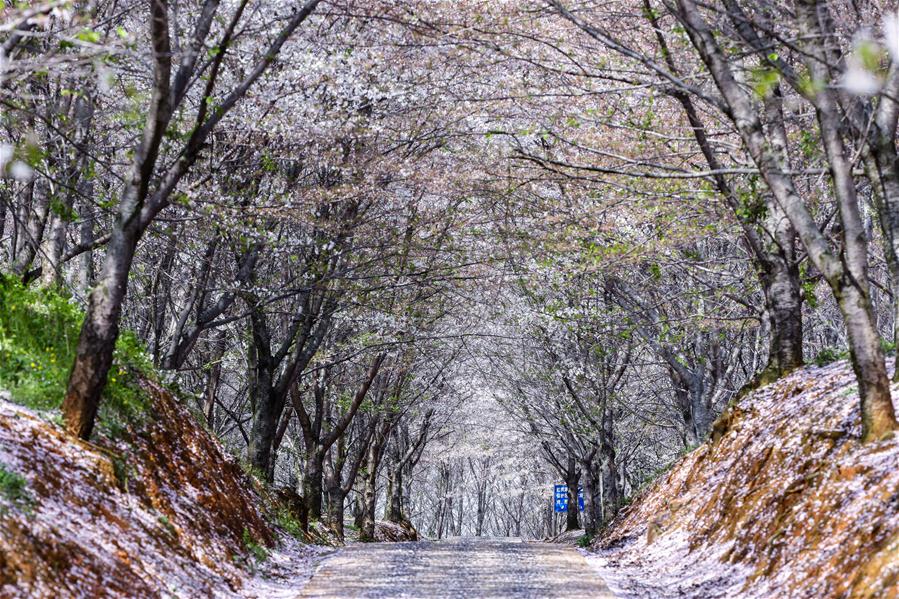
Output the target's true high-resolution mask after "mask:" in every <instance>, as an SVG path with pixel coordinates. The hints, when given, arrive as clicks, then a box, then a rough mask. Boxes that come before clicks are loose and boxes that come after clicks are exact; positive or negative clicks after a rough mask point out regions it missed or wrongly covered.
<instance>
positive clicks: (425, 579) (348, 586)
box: [299, 538, 613, 599]
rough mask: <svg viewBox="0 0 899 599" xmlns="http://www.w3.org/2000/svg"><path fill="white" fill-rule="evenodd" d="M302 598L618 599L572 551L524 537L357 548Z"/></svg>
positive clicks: (328, 566) (331, 561)
mask: <svg viewBox="0 0 899 599" xmlns="http://www.w3.org/2000/svg"><path fill="white" fill-rule="evenodd" d="M299 597H300V598H306V599H313V598H315V599H323V598H326V597H329V598H337V597H341V598H352V597H372V598H375V597H416V598H418V599H427V598H429V597H441V598H452V597H483V598H490V597H504V598H510V599H517V598H520V599H524V598H531V597H535V598H536V597H540V598H563V597H572V598H574V597H593V598H596V599H603V598H611V597H613V595H612V594H611V592H610V591H609V589H608V587H607V586H606V585H605V583H604V582H603V580H602V579H601V578H600V577H599V576H598V575H597V574H596V573H595V571H594V570H593V569H592V568H591V567H590V566H589V565H588V563H587V561H586V560H585V559H584V558H583V557H582V556H581V555H580V554H579V553H578V552H577V551H576V550H575V549H573V548H571V547H566V546H563V545H552V544H548V543H539V542H524V541H520V540H517V539H486V538H456V539H449V540H445V541H441V542H434V541H420V542H407V543H366V544H358V545H351V546H349V547H347V548H345V549H342V550H340V551H339V552H337V553H336V554H334V555H333V556H332V557H330V558H328V559H326V560H325V561H324V563H323V564H322V565H321V567H320V568H319V569H318V571H317V572H316V573H315V575H314V576H313V577H312V579H311V580H310V581H309V584H308V585H306V586H305V587H304V588H303V590H302V591H301V593H300V595H299Z"/></svg>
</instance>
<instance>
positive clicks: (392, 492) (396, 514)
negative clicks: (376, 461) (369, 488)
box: [384, 465, 406, 524]
mask: <svg viewBox="0 0 899 599" xmlns="http://www.w3.org/2000/svg"><path fill="white" fill-rule="evenodd" d="M384 519H385V520H387V521H388V522H394V523H396V524H403V523H405V522H406V517H405V515H404V514H403V472H402V465H400V466H397V465H393V467H391V468H390V471H389V472H388V474H387V505H386V506H385V507H384Z"/></svg>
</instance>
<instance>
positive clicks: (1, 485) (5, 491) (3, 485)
mask: <svg viewBox="0 0 899 599" xmlns="http://www.w3.org/2000/svg"><path fill="white" fill-rule="evenodd" d="M0 497H3V498H4V499H6V500H7V501H9V502H10V503H14V504H17V505H27V504H28V503H29V502H30V501H31V496H30V495H29V494H28V481H26V480H25V478H24V477H23V476H21V475H20V474H17V473H15V472H13V471H12V470H9V469H8V468H7V467H6V465H5V464H3V463H2V462H0Z"/></svg>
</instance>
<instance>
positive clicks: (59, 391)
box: [0, 276, 152, 436]
mask: <svg viewBox="0 0 899 599" xmlns="http://www.w3.org/2000/svg"><path fill="white" fill-rule="evenodd" d="M83 319H84V314H83V312H82V311H81V309H80V308H79V307H78V306H77V305H76V304H75V303H73V302H72V301H71V299H70V298H68V297H66V296H65V295H63V294H62V293H60V292H57V291H52V290H49V289H34V288H29V287H26V286H24V285H22V283H21V282H20V281H19V280H18V279H16V278H15V277H11V276H0V388H3V389H6V390H8V391H9V392H10V394H11V395H12V399H13V401H15V402H16V403H19V404H21V405H24V406H26V407H29V408H31V409H34V410H38V411H44V412H53V411H55V410H58V409H59V407H60V406H61V405H62V399H63V397H64V396H65V391H66V384H67V382H68V377H69V371H70V370H71V367H72V363H73V362H74V360H75V350H76V347H77V344H78V334H79V332H80V329H81V322H82V320H83ZM138 374H141V375H143V376H151V375H152V366H151V364H150V361H149V360H148V359H147V357H146V354H145V353H144V351H143V349H142V348H141V346H140V343H139V342H138V340H137V337H136V336H135V335H134V334H133V333H131V332H129V331H126V332H124V333H123V334H121V335H120V336H119V340H118V342H117V343H116V349H115V354H114V361H113V365H112V368H111V369H110V371H109V377H108V379H107V384H106V388H105V390H104V392H103V402H102V404H101V407H100V414H99V419H98V427H99V429H100V430H101V431H102V432H104V433H107V434H109V435H111V436H118V435H119V434H120V433H121V431H122V429H123V428H124V427H126V426H127V424H128V423H129V422H133V421H134V420H135V419H136V418H138V417H139V416H140V415H141V414H143V413H145V412H146V409H147V407H148V404H147V399H146V397H145V396H144V394H143V393H142V392H141V389H140V387H139V385H138V377H137V375H138ZM50 417H51V419H52V418H53V415H52V414H51V415H50Z"/></svg>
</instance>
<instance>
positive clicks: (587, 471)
mask: <svg viewBox="0 0 899 599" xmlns="http://www.w3.org/2000/svg"><path fill="white" fill-rule="evenodd" d="M594 467H595V464H594V462H593V459H592V458H591V459H586V460H582V461H581V472H582V475H581V476H582V478H583V481H584V482H583V487H584V532H585V533H587V534H588V535H590V536H593V535H595V534H596V531H597V530H598V528H599V520H598V518H597V504H598V503H599V502H598V501H597V498H598V497H597V495H598V494H597V492H596V491H597V488H596V487H597V481H596V472H595V470H594Z"/></svg>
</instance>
